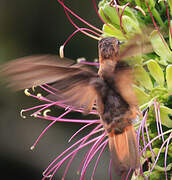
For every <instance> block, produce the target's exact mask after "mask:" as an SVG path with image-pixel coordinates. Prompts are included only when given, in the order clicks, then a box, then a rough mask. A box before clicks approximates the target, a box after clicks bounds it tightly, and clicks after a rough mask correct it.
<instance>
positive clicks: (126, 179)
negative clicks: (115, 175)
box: [125, 168, 132, 180]
mask: <svg viewBox="0 0 172 180" xmlns="http://www.w3.org/2000/svg"><path fill="white" fill-rule="evenodd" d="M131 170H132V169H131V168H130V170H129V171H128V174H127V176H126V178H125V180H128V178H129V175H130V173H131Z"/></svg>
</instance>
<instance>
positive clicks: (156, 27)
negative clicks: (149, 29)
mask: <svg viewBox="0 0 172 180" xmlns="http://www.w3.org/2000/svg"><path fill="white" fill-rule="evenodd" d="M145 2H146V5H147V8H148V11H149V14H150V16H151V18H152V22H153V24H154V27H155V29H156V30H157V32H158V34H159V36H160V38H161V40H162V42H163V43H164V45H165V46H166V47H167V44H166V42H165V40H164V38H163V36H162V35H161V33H160V32H159V29H158V26H157V24H156V22H155V20H154V18H153V15H152V13H151V10H150V7H149V4H148V1H147V0H145ZM167 48H168V47H167Z"/></svg>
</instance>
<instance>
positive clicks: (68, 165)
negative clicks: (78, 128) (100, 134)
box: [62, 125, 101, 179]
mask: <svg viewBox="0 0 172 180" xmlns="http://www.w3.org/2000/svg"><path fill="white" fill-rule="evenodd" d="M99 127H101V126H100V125H98V126H97V127H95V128H94V129H93V130H92V131H91V132H90V133H89V134H88V135H87V136H86V137H85V139H84V140H83V141H82V142H81V144H80V145H79V146H81V145H83V144H84V143H85V142H86V141H87V140H88V138H89V137H90V134H91V133H92V132H95V131H96V130H97V129H98V128H99ZM99 130H100V129H99ZM77 152H78V151H76V152H75V153H74V154H73V155H72V157H71V159H70V161H69V163H68V164H67V166H66V169H65V172H64V174H63V177H62V179H64V178H65V176H66V174H67V171H68V169H69V167H70V165H71V163H72V161H73V159H74V158H75V156H76V154H77Z"/></svg>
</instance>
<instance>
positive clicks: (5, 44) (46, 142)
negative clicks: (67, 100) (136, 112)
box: [0, 0, 117, 180]
mask: <svg viewBox="0 0 172 180" xmlns="http://www.w3.org/2000/svg"><path fill="white" fill-rule="evenodd" d="M97 3H98V1H97ZM65 4H66V5H68V6H69V7H71V9H72V10H74V11H75V12H76V13H77V14H79V15H80V16H81V17H83V18H84V19H85V20H87V21H89V22H90V23H91V24H93V25H95V26H96V27H99V28H101V26H102V23H101V21H100V20H99V18H98V15H97V14H96V12H95V9H94V7H93V4H92V2H91V1H89V0H86V1H80V0H72V1H69V2H67V1H66V2H65ZM75 22H78V24H79V25H81V26H80V27H86V26H85V25H84V24H82V23H80V22H79V21H78V20H76V19H75ZM73 31H75V28H74V27H73V26H72V24H71V23H70V22H69V21H68V19H67V17H66V15H65V13H64V10H63V8H62V6H61V5H60V4H59V3H58V2H57V1H56V0H44V1H41V0H24V1H23V0H15V1H10V0H0V63H4V62H7V61H9V60H12V59H15V58H18V57H23V56H27V55H33V54H47V53H51V54H58V51H59V47H60V45H62V44H63V43H64V41H65V40H66V39H67V38H68V36H69V35H71V34H72V32H73ZM65 56H66V57H68V58H71V59H77V58H79V57H86V58H87V59H88V60H93V59H94V58H97V41H96V40H93V39H91V38H88V37H86V36H85V35H83V34H81V33H78V34H76V35H75V36H74V37H73V38H72V39H71V40H70V41H69V43H68V44H67V46H66V47H65ZM0 93H1V95H0V164H1V168H0V169H1V178H2V177H3V176H4V178H2V179H7V180H8V179H24V180H27V179H33V180H36V179H41V177H42V172H43V170H44V169H45V168H46V167H47V166H48V164H49V163H50V162H51V161H52V160H53V159H54V158H55V157H56V156H57V155H58V154H59V153H61V152H63V151H64V150H65V148H66V147H68V146H69V145H70V144H68V142H67V141H68V139H69V138H70V136H71V135H72V134H73V133H74V132H75V131H76V130H78V129H79V128H80V127H81V125H77V124H75V125H74V124H70V123H56V124H55V125H54V126H53V127H51V128H50V129H49V130H48V131H47V132H46V134H45V135H44V136H43V137H42V139H41V140H40V142H39V144H38V145H37V147H36V148H35V150H34V151H31V150H30V147H31V146H32V144H33V143H34V141H35V140H36V138H37V137H38V136H39V135H40V133H41V131H42V130H43V129H44V128H45V127H46V126H47V125H48V123H49V122H48V121H45V120H39V119H35V118H30V117H29V116H28V117H27V118H26V119H22V118H21V117H20V110H21V109H23V108H27V107H32V105H33V104H34V101H35V100H34V99H32V98H30V97H26V96H25V95H24V93H23V92H17V93H14V92H12V91H11V90H9V89H6V88H5V87H4V85H3V83H0ZM83 133H84V132H83ZM85 133H86V132H85ZM80 136H82V133H81V134H80V135H79V136H78V137H77V138H76V140H77V139H78V138H79V137H80ZM74 141H75V140H74ZM74 141H73V142H74ZM71 143H72V142H71ZM84 150H86V149H84ZM81 157H82V154H79V155H78V156H77V157H76V158H75V159H76V160H74V162H73V164H72V167H71V168H70V170H69V172H68V174H67V177H66V179H68V180H76V179H79V177H78V176H77V175H76V170H77V167H78V166H79V162H80V161H81ZM93 165H94V163H92V164H91V166H90V167H89V168H88V173H87V175H86V179H90V175H91V172H92V168H93ZM108 165H109V153H108V148H107V149H106V151H105V153H104V154H103V156H102V158H101V160H100V163H99V166H98V169H97V171H96V176H95V179H99V180H105V179H109V177H108ZM63 172H64V166H63V167H62V168H60V170H59V171H58V172H57V173H56V176H55V179H61V176H62V175H63ZM113 177H114V176H113ZM114 179H117V178H115V177H114Z"/></svg>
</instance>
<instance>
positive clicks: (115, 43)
mask: <svg viewBox="0 0 172 180" xmlns="http://www.w3.org/2000/svg"><path fill="white" fill-rule="evenodd" d="M119 45H120V41H119V40H118V39H116V38H115V37H106V38H103V39H101V40H100V41H99V43H98V49H99V61H100V63H101V62H103V61H105V60H111V61H115V62H116V61H117V57H118V55H119Z"/></svg>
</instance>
